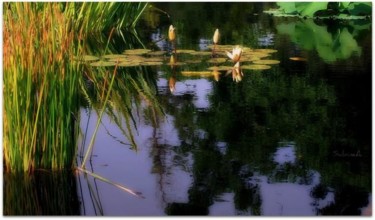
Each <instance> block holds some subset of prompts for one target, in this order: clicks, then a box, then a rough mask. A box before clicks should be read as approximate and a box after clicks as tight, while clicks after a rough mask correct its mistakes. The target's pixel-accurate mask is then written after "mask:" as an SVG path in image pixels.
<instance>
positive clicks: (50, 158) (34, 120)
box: [3, 2, 79, 172]
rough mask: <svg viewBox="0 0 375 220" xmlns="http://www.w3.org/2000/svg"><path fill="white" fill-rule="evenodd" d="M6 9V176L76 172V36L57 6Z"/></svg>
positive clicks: (19, 5)
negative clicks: (41, 171) (40, 171)
mask: <svg viewBox="0 0 375 220" xmlns="http://www.w3.org/2000/svg"><path fill="white" fill-rule="evenodd" d="M4 6H5V7H4V30H3V39H4V45H3V51H4V56H3V57H4V60H3V65H4V68H3V73H4V77H3V82H4V89H3V96H4V105H3V110H4V115H3V118H4V125H3V126H4V127H3V130H4V136H3V148H4V164H5V171H7V172H17V171H24V172H27V171H29V172H30V171H33V170H34V169H39V168H43V169H53V170H58V169H63V168H67V167H71V166H72V164H73V161H74V160H73V159H74V154H75V140H76V137H77V134H78V133H77V131H78V129H77V125H76V123H75V121H74V120H75V117H77V115H76V114H77V113H78V107H79V103H78V102H77V94H78V90H77V86H76V85H77V82H78V76H77V72H78V65H71V62H70V61H71V60H72V58H73V55H74V48H73V44H72V42H73V38H74V32H73V31H72V30H70V29H69V28H68V26H67V25H66V24H67V23H68V22H67V18H66V17H65V16H64V15H63V14H62V12H61V10H60V7H59V6H60V5H59V4H57V3H54V4H41V3H21V2H17V3H16V2H14V3H5V4H4ZM74 115H76V116H74Z"/></svg>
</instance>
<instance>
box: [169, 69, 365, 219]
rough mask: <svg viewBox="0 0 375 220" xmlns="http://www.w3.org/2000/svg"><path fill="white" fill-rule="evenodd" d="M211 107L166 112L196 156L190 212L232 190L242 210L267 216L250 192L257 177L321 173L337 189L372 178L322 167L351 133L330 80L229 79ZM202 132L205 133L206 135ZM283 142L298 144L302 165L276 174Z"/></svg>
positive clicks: (218, 87) (272, 74)
mask: <svg viewBox="0 0 375 220" xmlns="http://www.w3.org/2000/svg"><path fill="white" fill-rule="evenodd" d="M245 74H251V73H249V72H248V73H245ZM266 74H268V76H267V75H266ZM210 100H211V107H210V108H209V109H206V110H205V111H199V112H196V111H195V109H194V106H193V105H192V103H191V101H190V100H185V101H183V102H180V103H179V105H178V106H174V107H171V106H169V107H168V108H167V110H166V111H167V112H168V113H169V114H171V115H174V117H175V119H176V120H175V124H174V125H175V127H176V129H177V130H178V131H179V136H180V139H181V140H182V142H183V143H184V144H185V146H188V147H186V149H187V150H188V151H191V152H192V153H193V158H194V166H193V176H194V184H193V185H192V186H191V188H190V189H189V204H190V205H194V206H199V207H200V208H208V207H209V206H211V205H212V204H213V203H214V201H215V198H217V196H218V195H220V194H222V193H224V192H228V191H232V192H234V193H235V195H234V199H235V207H236V209H237V210H246V209H250V210H251V213H252V214H254V215H255V214H261V211H260V206H261V200H260V197H259V192H258V190H259V189H258V186H257V185H256V184H254V185H248V183H249V179H251V176H252V175H253V172H254V171H255V170H257V171H258V172H260V173H262V174H265V175H267V176H268V177H269V178H270V179H269V180H271V181H280V180H288V181H292V182H294V181H297V180H298V183H300V184H310V183H311V181H312V179H311V178H312V176H311V175H312V173H310V171H309V170H312V169H314V170H317V171H318V172H319V173H321V174H322V178H323V179H322V180H323V181H324V182H325V183H326V184H329V185H330V186H331V187H335V186H336V185H335V184H336V182H335V178H336V177H337V176H345V178H346V180H345V181H346V182H348V183H349V184H353V185H366V182H367V180H368V179H369V178H370V177H369V175H365V177H363V175H362V174H361V176H359V175H356V174H353V173H350V172H348V170H347V166H346V165H345V164H343V163H341V162H340V161H337V160H331V161H322V158H327V157H328V156H329V155H330V153H331V152H332V147H333V146H334V143H335V142H337V140H338V139H340V138H341V137H342V134H343V131H344V129H346V126H345V124H344V123H345V121H344V120H343V118H340V115H338V114H337V113H336V112H337V103H336V98H335V96H334V93H333V88H332V87H330V86H328V85H327V84H325V82H324V81H321V80H311V79H309V78H308V77H305V76H304V77H302V76H284V75H280V74H278V73H277V70H276V71H275V70H270V71H268V72H267V73H265V74H252V75H251V77H244V80H243V82H241V83H239V84H233V83H232V82H230V80H228V79H226V80H222V81H220V83H217V84H215V86H214V91H213V94H212V95H211V97H210ZM197 130H203V131H205V132H206V133H205V135H203V136H202V135H201V136H199V135H197ZM282 140H293V141H295V142H296V146H297V149H296V151H297V152H296V153H297V164H295V165H290V164H286V165H284V166H283V167H282V169H278V170H277V171H276V172H275V170H274V169H275V166H274V164H273V163H272V162H270V160H268V158H269V157H270V155H272V154H273V152H274V150H275V147H276V146H277V143H279V142H280V141H282ZM218 141H222V142H226V143H227V151H226V153H225V154H223V153H221V152H220V151H219V150H218V149H217V147H216V143H217V142H218ZM351 141H355V140H353V139H352V140H351ZM332 163H334V166H331V165H332ZM244 172H245V173H246V172H247V176H246V175H245V176H246V177H244V174H243V173H244ZM301 181H302V182H301ZM358 181H359V182H358ZM361 181H362V182H361ZM354 205H355V206H357V205H358V206H359V205H361V204H354Z"/></svg>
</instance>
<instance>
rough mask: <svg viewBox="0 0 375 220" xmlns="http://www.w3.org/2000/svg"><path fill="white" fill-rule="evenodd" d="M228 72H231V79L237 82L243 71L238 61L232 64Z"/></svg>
mask: <svg viewBox="0 0 375 220" xmlns="http://www.w3.org/2000/svg"><path fill="white" fill-rule="evenodd" d="M230 72H232V78H233V81H235V82H239V81H241V80H242V76H243V73H242V70H241V67H240V62H237V63H236V65H234V67H233V68H232V69H231V70H229V71H228V73H230Z"/></svg>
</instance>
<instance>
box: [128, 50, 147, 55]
mask: <svg viewBox="0 0 375 220" xmlns="http://www.w3.org/2000/svg"><path fill="white" fill-rule="evenodd" d="M149 52H151V50H149V49H132V50H125V51H124V54H132V55H142V54H146V53H149Z"/></svg>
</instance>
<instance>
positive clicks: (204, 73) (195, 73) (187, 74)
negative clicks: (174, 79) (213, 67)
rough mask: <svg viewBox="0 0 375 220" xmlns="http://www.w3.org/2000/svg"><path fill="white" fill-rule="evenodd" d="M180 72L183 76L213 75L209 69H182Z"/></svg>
mask: <svg viewBox="0 0 375 220" xmlns="http://www.w3.org/2000/svg"><path fill="white" fill-rule="evenodd" d="M181 74H182V75H184V76H213V74H212V72H210V71H182V72H181Z"/></svg>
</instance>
